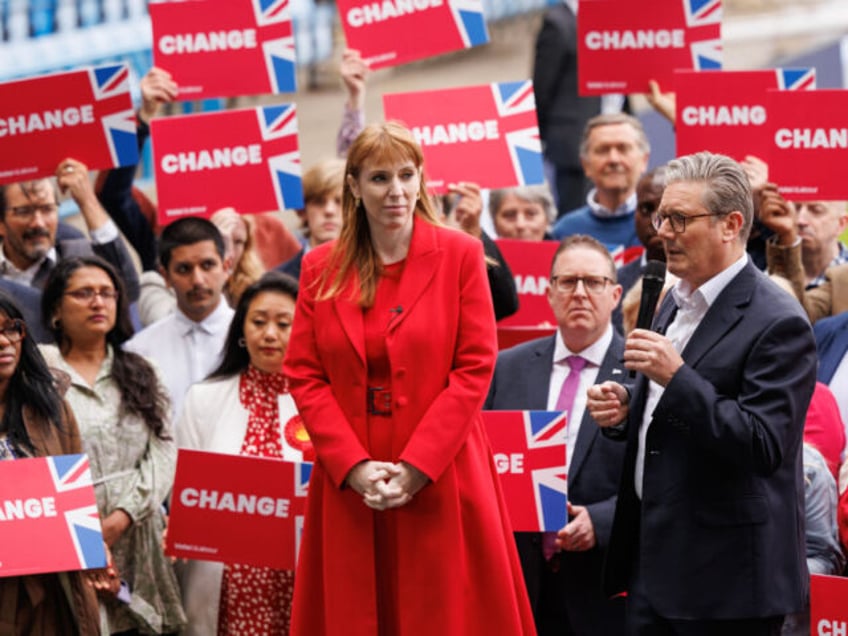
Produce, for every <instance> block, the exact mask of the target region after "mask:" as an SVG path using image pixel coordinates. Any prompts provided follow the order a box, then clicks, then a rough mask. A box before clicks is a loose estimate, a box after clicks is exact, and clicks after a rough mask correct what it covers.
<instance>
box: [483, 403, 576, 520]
mask: <svg viewBox="0 0 848 636" xmlns="http://www.w3.org/2000/svg"><path fill="white" fill-rule="evenodd" d="M483 421H484V422H485V424H486V432H487V433H488V435H489V439H490V440H491V443H492V452H493V454H494V457H495V468H496V470H497V471H498V473H499V475H500V479H501V488H502V489H503V493H504V499H506V505H507V509H508V510H509V514H510V519H511V521H512V528H513V530H515V531H516V532H541V531H545V530H551V531H555V530H560V529H561V528H562V527H563V526H565V524H566V523H567V521H568V516H567V511H566V508H567V506H566V501H567V488H566V470H565V427H566V413H562V412H549V411H484V412H483Z"/></svg>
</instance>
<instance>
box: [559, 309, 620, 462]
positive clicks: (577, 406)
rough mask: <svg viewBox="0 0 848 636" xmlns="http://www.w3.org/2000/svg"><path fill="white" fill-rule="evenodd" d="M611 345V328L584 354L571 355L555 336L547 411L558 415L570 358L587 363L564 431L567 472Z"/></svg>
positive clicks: (575, 352) (575, 353)
mask: <svg viewBox="0 0 848 636" xmlns="http://www.w3.org/2000/svg"><path fill="white" fill-rule="evenodd" d="M611 342H612V325H611V324H610V325H607V328H606V331H604V333H603V335H602V336H601V337H600V338H598V339H597V340H596V341H595V342H594V343H593V344H591V345H589V346H588V347H586V348H585V349H583V350H582V351H571V350H570V349H569V348H568V347H567V346H565V342H564V341H563V339H562V334H561V333H560V331H559V330H557V332H556V344H555V345H554V359H553V360H552V362H551V364H552V366H551V380H550V385H549V386H548V410H549V411H556V410H557V409H556V403H557V398H559V394H560V391H561V390H562V385H563V384H564V383H565V379H566V378H567V377H568V374H569V373H570V372H571V371H570V369H569V368H568V363H567V362H566V361H565V359H566V358H568V356H580V357H581V358H584V359H585V360H586V361H587V364H586V366H585V367H583V370H582V371H580V384H578V385H577V394H576V395H575V397H574V405H573V406H572V408H571V413H569V414H568V418H567V422H568V426H567V427H566V429H565V455H566V458H565V469H566V472H568V468H569V466H570V465H571V455H572V453H573V452H574V444H575V443H576V442H577V433H578V431H579V430H580V422H581V420H582V419H583V413H584V411H585V410H586V392H587V391H588V390H589V387H590V386H592V385H593V384H595V380H596V379H597V377H598V371H599V370H600V368H601V364H602V363H603V361H604V356H605V355H606V354H607V349H609V346H610V343H611Z"/></svg>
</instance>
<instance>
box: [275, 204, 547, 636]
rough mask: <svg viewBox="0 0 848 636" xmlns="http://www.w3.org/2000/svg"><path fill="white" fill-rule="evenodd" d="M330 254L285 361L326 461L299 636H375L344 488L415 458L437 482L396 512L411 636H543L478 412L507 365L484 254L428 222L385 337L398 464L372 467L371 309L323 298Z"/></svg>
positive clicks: (309, 282)
mask: <svg viewBox="0 0 848 636" xmlns="http://www.w3.org/2000/svg"><path fill="white" fill-rule="evenodd" d="M329 249H330V246H329V245H325V246H322V247H319V248H316V249H315V250H312V251H311V252H309V253H308V254H307V255H306V257H305V258H304V261H303V269H302V274H301V288H300V293H299V297H298V302H297V309H296V312H295V321H294V325H293V329H292V333H291V339H290V342H289V347H288V355H287V357H286V361H285V364H284V372H285V373H286V375H287V376H288V377H289V379H290V380H291V392H292V394H293V396H294V398H295V401H296V403H297V406H298V409H299V411H300V413H301V415H302V416H303V419H304V423H305V425H306V428H307V430H308V432H309V435H310V437H311V440H312V442H313V444H314V446H315V450H316V454H317V457H318V461H317V463H316V464H315V467H314V469H313V472H312V477H311V482H310V485H309V499H308V503H307V513H306V523H305V527H304V535H303V542H302V545H301V552H300V559H299V563H298V570H297V575H296V577H295V595H294V609H293V617H292V634H294V635H300V636H306V635H309V636H321V635H328V636H335V635H339V636H342V635H344V636H359V635H361V636H376V634H377V607H376V592H375V590H376V582H375V566H374V515H377V514H387V513H386V512H375V511H373V510H371V509H370V508H368V507H366V506H365V504H364V503H363V502H362V499H361V497H360V496H359V495H357V494H356V493H355V492H353V490H351V489H349V488H342V483H343V481H344V479H345V477H346V476H347V474H348V472H349V471H350V469H351V468H353V466H354V465H355V464H357V463H358V462H360V461H362V460H365V459H368V458H371V459H376V460H390V461H399V460H404V461H406V462H409V463H410V464H412V465H414V466H416V467H417V468H418V469H419V470H421V471H423V472H424V473H425V474H426V475H428V476H429V477H430V478H431V479H432V483H431V484H429V485H427V486H426V487H425V488H424V489H423V490H421V491H420V492H419V493H418V494H417V495H416V496H415V498H414V499H413V500H412V502H411V503H409V504H407V505H406V506H403V507H402V508H400V509H397V510H395V511H392V512H391V514H395V515H397V527H398V536H399V543H400V544H401V549H400V550H398V551H397V553H396V554H394V555H392V558H393V559H395V563H396V567H397V571H398V572H399V581H398V589H397V606H398V608H399V614H400V636H414V635H419V634H420V635H422V636H425V635H426V636H433V635H434V634H436V635H438V636H451V635H456V636H474V635H476V634H479V635H481V636H482V635H486V636H489V635H491V634H498V635H499V636H512V635H523V634H535V629H534V626H533V617H532V613H531V611H530V607H529V604H528V602H527V595H526V591H525V589H524V582H523V578H522V575H521V566H520V564H519V561H518V557H517V554H516V551H515V544H514V541H513V537H512V530H511V528H510V525H509V521H508V519H507V516H506V510H505V508H504V504H503V498H502V496H501V492H500V487H499V485H498V482H497V479H498V477H497V473H496V470H495V467H494V463H493V461H492V458H491V450H490V448H489V442H488V439H487V437H486V435H485V433H484V431H483V427H482V420H481V416H480V409H481V406H482V404H483V400H484V398H485V396H486V391H487V389H488V384H489V381H490V379H491V374H492V371H493V368H494V362H495V356H496V337H495V321H494V315H493V310H492V301H491V295H490V292H489V289H488V284H487V279H486V270H485V262H484V258H483V249H482V245H481V243H480V242H479V241H476V240H474V239H473V238H471V237H469V236H467V235H465V234H463V233H461V232H459V231H455V230H450V229H445V228H437V227H434V226H432V225H430V224H429V223H427V222H425V221H422V220H421V219H416V221H415V228H414V231H413V236H412V242H411V245H410V249H409V254H408V256H407V260H406V264H405V266H404V269H403V274H402V277H401V284H400V289H401V291H400V297H399V298H398V301H399V303H398V304H399V305H400V306H401V307H402V308H403V309H402V312H401V313H400V314H399V315H397V316H396V318H394V319H393V320H392V322H391V326H390V328H389V330H388V333H387V336H386V345H387V348H388V354H389V359H390V362H391V372H392V400H393V404H392V409H393V415H392V427H393V435H394V439H393V448H392V457H371V456H370V454H369V450H368V441H367V440H368V436H367V428H366V384H367V373H366V366H365V339H364V327H363V317H362V310H361V309H360V308H359V307H358V306H357V304H356V302H355V301H352V300H350V293H349V291H350V289H357V290H358V286H357V285H356V284H355V282H354V281H351V283H350V285H349V286H348V288H347V290H345V291H344V292H343V293H342V294H341V295H340V296H338V297H336V298H335V299H333V300H330V301H320V302H316V300H315V289H314V285H313V283H314V281H315V279H316V277H317V276H319V275H320V273H321V272H322V271H323V270H324V268H325V267H326V263H327V258H328V255H329Z"/></svg>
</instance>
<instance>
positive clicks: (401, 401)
mask: <svg viewBox="0 0 848 636" xmlns="http://www.w3.org/2000/svg"><path fill="white" fill-rule="evenodd" d="M407 402H408V400H407V399H406V397H405V396H403V395H401V396H400V397H399V398H398V399H397V402H395V406H397V407H398V408H401V407H403V406H406V404H407Z"/></svg>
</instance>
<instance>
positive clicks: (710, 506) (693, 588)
mask: <svg viewBox="0 0 848 636" xmlns="http://www.w3.org/2000/svg"><path fill="white" fill-rule="evenodd" d="M674 313H675V305H674V301H673V300H672V298H671V295H669V296H668V297H666V299H665V301H664V303H663V305H662V307H661V310H660V313H659V315H658V317H657V319H656V321H655V328H656V329H658V330H659V331H661V332H663V333H664V332H665V330H666V328H667V327H668V325H669V324H670V323H671V321H672V320H673V317H674ZM682 356H683V360H684V363H685V364H684V365H683V366H682V367H681V368H680V369H679V370H678V371H677V373H675V375H674V377H673V378H672V379H671V381H670V382H669V384H668V386H666V388H665V391H664V392H663V395H662V397H661V399H660V401H659V403H658V404H657V407H656V409H655V410H654V412H653V414H652V419H651V423H650V428H649V429H648V434H647V438H646V452H645V465H644V479H643V489H642V499H641V501H640V500H639V499H638V498H637V496H636V493H635V490H634V469H635V465H636V451H637V446H638V431H639V427H640V424H641V422H642V416H643V412H644V408H645V399H646V396H647V389H648V381H647V378H645V377H644V376H639V377H638V378H637V382H636V385H635V386H634V388H633V394H632V398H631V406H630V418H629V420H628V422H627V424H626V435H627V454H626V457H625V463H624V472H623V474H622V478H621V489H620V491H619V496H618V506H617V508H616V514H615V520H614V523H613V530H612V537H611V539H610V547H609V552H608V561H607V568H606V572H605V584H606V588H607V591H608V592H610V593H615V592H620V591H623V590H625V589H627V587H628V585H629V583H630V580H631V576H632V574H633V566H634V564H635V563H636V562H637V557H638V560H639V562H640V563H641V569H640V572H641V580H642V582H643V584H644V589H645V590H646V593H647V595H648V600H649V601H650V603H651V604H652V605H653V607H654V608H655V609H656V611H657V612H658V613H659V614H660V615H661V616H664V617H666V618H680V619H692V620H703V619H708V620H716V619H742V618H753V617H766V616H776V615H783V614H787V613H790V612H796V611H799V610H800V609H801V608H802V607H803V606H804V604H805V600H806V593H807V587H808V573H807V567H806V561H805V548H804V481H803V471H802V469H803V464H802V443H801V441H802V433H803V428H804V418H805V415H806V412H807V407H808V405H809V402H810V398H811V396H812V393H813V387H814V384H815V379H816V377H815V375H816V374H815V371H816V350H815V341H814V339H813V334H812V329H811V328H810V325H809V322H808V321H807V318H806V316H805V315H804V314H803V310H802V309H801V306H800V305H799V304H798V303H797V302H796V301H795V300H794V299H793V298H792V297H791V296H789V295H787V294H786V293H785V292H783V291H782V290H780V289H779V288H778V287H777V286H776V285H775V284H774V283H772V282H771V281H769V280H768V278H767V277H766V276H765V275H764V274H763V273H762V272H760V271H759V270H757V269H756V268H755V267H754V265H753V264H752V263H751V262H750V261H749V262H748V264H747V265H746V266H745V268H744V269H743V270H742V271H741V272H740V273H739V274H738V275H737V276H736V277H735V278H734V279H733V280H732V281H731V282H730V284H729V285H728V286H727V287H726V288H725V289H724V290H723V291H722V292H721V294H719V296H718V298H716V300H715V302H714V303H713V304H712V306H711V307H710V309H709V310H708V311H707V314H706V315H705V316H704V318H703V320H702V321H701V323H700V325H699V326H698V327H697V329H696V330H695V332H694V334H693V335H692V338H691V340H690V341H689V343H688V344H687V346H686V348H685V349H684V350H683V352H682Z"/></svg>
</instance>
